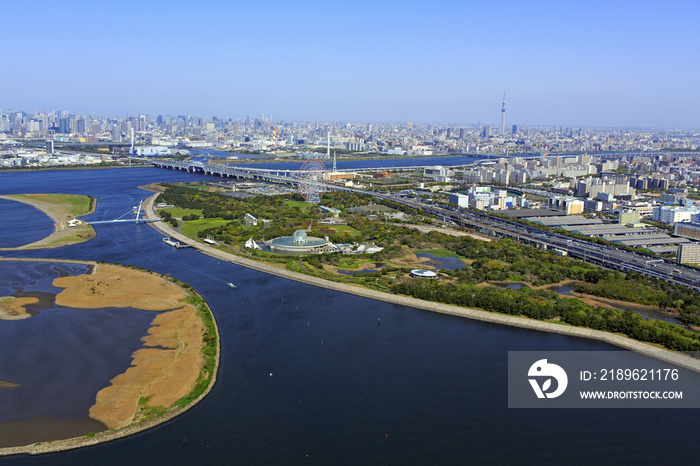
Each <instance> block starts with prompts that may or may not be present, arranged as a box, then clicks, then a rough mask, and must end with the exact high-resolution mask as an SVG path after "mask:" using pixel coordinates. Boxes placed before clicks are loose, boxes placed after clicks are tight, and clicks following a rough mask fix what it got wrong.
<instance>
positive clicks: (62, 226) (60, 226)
mask: <svg viewBox="0 0 700 466" xmlns="http://www.w3.org/2000/svg"><path fill="white" fill-rule="evenodd" d="M14 196H15V195H13V194H8V195H0V199H6V200H8V201H14V202H21V203H22V204H26V205H29V206H32V207H34V208H35V209H37V210H39V211H41V212H43V213H44V215H46V216H47V217H49V218H50V219H51V220H53V227H54V231H53V233H51V234H49V235H47V236H45V237H44V238H42V239H40V240H39V241H34V242H33V243H29V244H23V245H22V246H18V247H15V248H0V251H21V250H25V249H56V248H60V247H62V246H70V245H72V244H79V243H84V242H87V241H90V240H92V239H94V238H96V237H97V232H95V229H94V228H93V227H92V225H90V224H89V223H86V222H84V221H83V225H82V226H81V227H80V228H82V230H83V231H85V232H86V237H85V238H75V239H74V240H73V241H67V242H65V243H64V244H51V243H52V242H53V241H56V240H59V239H61V238H62V237H63V236H64V235H63V233H62V232H65V231H68V227H66V221H65V220H64V219H63V218H62V217H61V216H60V215H62V214H64V213H65V212H61V211H60V209H59V211H56V210H55V209H51V208H50V206H48V205H46V203H45V202H43V201H41V200H33V199H26V198H25V199H17V198H16V197H14ZM85 197H88V198H90V199H92V201H91V205H92V207H91V208H90V210H89V211H88V212H85V213H84V214H81V215H79V216H78V217H84V216H85V215H90V214H91V213H93V212H95V210H96V209H97V199H95V198H94V197H92V196H85ZM68 217H72V218H75V219H77V218H78V217H73V216H68ZM74 233H76V232H75V231H70V232H69V233H68V235H69V236H70V235H73V234H74Z"/></svg>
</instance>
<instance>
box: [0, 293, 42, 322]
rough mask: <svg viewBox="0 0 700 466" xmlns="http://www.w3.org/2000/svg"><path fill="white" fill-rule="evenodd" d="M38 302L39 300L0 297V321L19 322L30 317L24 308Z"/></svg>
mask: <svg viewBox="0 0 700 466" xmlns="http://www.w3.org/2000/svg"><path fill="white" fill-rule="evenodd" d="M38 302H39V298H30V297H26V298H15V297H13V296H3V297H0V320H21V319H26V318H28V317H31V314H29V313H28V312H27V310H26V309H25V308H24V306H27V305H30V304H36V303H38Z"/></svg>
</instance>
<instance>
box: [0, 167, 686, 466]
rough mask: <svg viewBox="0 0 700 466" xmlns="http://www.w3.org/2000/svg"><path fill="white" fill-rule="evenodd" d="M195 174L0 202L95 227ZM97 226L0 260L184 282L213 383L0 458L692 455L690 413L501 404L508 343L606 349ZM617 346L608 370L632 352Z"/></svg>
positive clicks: (86, 173)
mask: <svg viewBox="0 0 700 466" xmlns="http://www.w3.org/2000/svg"><path fill="white" fill-rule="evenodd" d="M204 178H205V176H203V175H197V174H188V173H183V172H176V171H169V170H161V169H156V168H131V169H113V170H67V171H41V172H15V173H0V194H9V193H25V192H56V193H72V194H87V195H92V196H95V197H96V198H97V201H98V202H97V210H96V212H95V213H93V214H91V215H90V216H88V217H87V218H88V219H93V220H97V219H99V220H104V219H112V218H116V217H119V216H121V215H122V214H124V213H126V212H128V211H129V210H130V209H131V208H132V206H134V205H137V204H138V202H139V200H140V199H142V198H145V197H147V196H148V195H149V193H147V192H145V191H142V190H139V189H138V186H140V185H144V184H147V183H150V182H163V181H185V180H190V181H191V180H196V179H204ZM0 208H2V209H3V222H2V227H3V229H4V230H6V231H5V232H4V233H3V235H2V236H0V243H2V242H6V243H9V242H11V241H14V239H16V237H17V235H21V234H22V231H23V229H24V228H27V229H34V230H36V229H42V228H46V230H47V231H46V233H47V234H48V233H49V232H50V228H49V227H47V226H46V224H45V219H42V218H41V217H40V216H39V217H37V216H35V215H31V216H30V215H29V213H30V212H31V211H32V208H31V207H29V206H24V205H22V206H21V207H20V206H14V207H12V210H11V212H12V215H13V216H16V218H7V216H6V215H5V212H6V211H5V208H6V206H5V204H4V203H3V204H0ZM25 213H26V214H27V215H24V214H25ZM41 222H44V223H41ZM40 223H41V225H40ZM96 231H97V234H98V236H97V238H96V239H94V240H92V241H89V242H87V243H82V244H78V245H74V246H69V247H65V248H61V249H54V250H44V251H12V252H7V251H5V252H2V253H1V254H2V255H3V256H4V257H41V258H64V259H84V260H96V261H99V260H104V261H106V262H119V263H122V264H132V265H134V266H142V267H144V268H150V269H153V270H154V271H156V272H160V273H166V274H170V275H172V276H174V277H176V278H178V279H179V280H181V281H183V282H187V283H190V284H191V285H192V286H193V287H194V288H195V289H197V290H198V291H199V292H200V293H201V294H202V295H203V296H204V298H205V299H206V300H207V301H208V303H209V304H210V306H211V308H212V310H213V312H214V315H215V317H216V320H217V322H218V324H219V328H220V332H221V345H222V353H221V366H220V370H219V375H218V381H217V383H216V385H215V386H214V388H213V390H212V392H211V393H210V394H209V395H208V396H207V397H206V398H205V399H204V400H203V401H202V402H201V403H199V404H198V405H197V406H195V407H194V408H193V409H191V410H190V411H188V412H186V413H185V414H183V415H182V416H179V417H177V418H176V419H174V420H172V421H169V422H167V423H165V424H162V425H160V426H158V427H156V428H154V429H152V430H149V431H146V432H143V433H141V434H138V435H135V436H133V437H129V438H125V439H121V440H116V441H113V442H110V443H106V444H102V445H98V446H95V447H89V448H84V449H78V450H73V451H67V452H62V453H56V454H51V455H43V456H38V457H26V456H17V457H5V458H0V464H12V465H16V464H47V465H49V464H50V465H56V464H66V465H67V464H71V465H72V464H77V463H97V462H99V463H100V464H103V465H111V464H114V465H117V464H119V465H121V464H134V465H136V464H166V463H168V464H224V463H226V464H324V465H325V464H427V463H430V464H465V463H487V464H499V463H532V462H547V463H593V462H595V463H635V464H652V463H653V464H658V463H671V462H674V463H676V462H677V463H681V462H683V463H692V462H694V461H695V459H696V457H697V453H696V451H697V445H696V438H695V432H696V431H697V430H698V428H700V419H698V417H697V416H696V415H695V414H696V411H694V410H689V409H655V410H652V409H645V410H641V409H622V410H616V409H600V410H593V409H588V410H586V409H579V410H558V409H549V410H545V409H542V410H538V409H520V410H518V409H508V407H507V405H508V401H507V357H508V351H509V350H511V351H514V350H570V351H601V350H614V349H615V348H614V347H611V346H609V345H607V344H604V343H601V342H596V341H589V340H582V339H577V338H571V337H566V336H563V335H557V334H547V333H540V332H536V331H529V330H525V329H518V328H509V327H502V326H498V325H494V324H488V323H482V322H476V321H471V320H466V319H461V318H458V317H453V316H447V315H441V314H433V313H429V312H424V311H419V310H416V309H413V308H409V307H404V306H398V305H393V304H387V303H383V302H378V301H373V300H369V299H365V298H360V297H356V296H351V295H346V294H343V293H340V292H336V291H331V290H327V289H319V288H315V287H312V286H309V285H304V284H300V283H297V282H292V281H289V280H286V279H283V278H279V277H274V276H269V275H266V274H263V273H260V272H256V271H253V270H249V269H245V268H242V267H239V266H235V265H232V264H229V263H221V262H219V261H217V260H216V259H213V258H210V257H207V256H204V255H202V254H199V253H196V252H194V251H192V250H187V249H185V250H175V249H173V248H169V247H166V246H164V245H163V243H162V241H161V237H160V236H159V235H158V234H156V233H155V232H154V231H153V230H152V229H151V228H150V227H149V226H147V225H134V224H123V225H97V226H96ZM13 238H14V239H13ZM7 245H8V244H0V247H1V246H7ZM0 267H7V265H3V264H2V263H0ZM227 282H235V283H236V284H237V285H238V288H236V289H231V288H229V287H228V286H226V283H227ZM378 319H381V323H379V322H378ZM30 321H31V319H29V320H28V321H26V322H27V323H29V322H30ZM5 325H8V323H7V322H5V321H0V326H5ZM28 344H34V345H37V346H40V345H42V344H43V343H42V342H41V341H40V340H37V341H35V342H31V343H28ZM35 349H36V348H35ZM619 353H620V360H619V361H611V364H613V365H615V364H618V365H619V364H623V363H624V362H625V361H627V360H629V358H634V357H637V356H635V355H629V354H628V353H626V352H621V351H620V352H619ZM27 370H33V369H32V368H27ZM0 379H2V374H0ZM76 383H78V381H76ZM9 392H11V390H10V391H5V392H4V393H9ZM2 406H3V391H0V408H1V407H2ZM185 439H186V441H185Z"/></svg>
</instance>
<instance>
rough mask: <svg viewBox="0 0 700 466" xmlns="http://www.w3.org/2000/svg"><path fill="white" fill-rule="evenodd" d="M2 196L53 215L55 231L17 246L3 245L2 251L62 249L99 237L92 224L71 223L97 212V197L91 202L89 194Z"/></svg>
mask: <svg viewBox="0 0 700 466" xmlns="http://www.w3.org/2000/svg"><path fill="white" fill-rule="evenodd" d="M0 198H3V199H9V200H12V201H17V202H22V203H24V204H29V205H31V206H32V207H35V208H37V209H39V210H41V211H42V212H44V213H45V214H46V215H48V216H49V217H51V219H52V220H53V222H54V232H53V233H51V234H50V235H49V236H47V237H46V238H44V239H41V240H39V241H36V242H34V243H31V244H25V245H24V246H20V247H17V248H0V251H12V250H17V249H43V248H58V247H61V246H68V245H70V244H76V243H82V242H84V241H89V240H91V239H93V238H95V237H96V236H97V233H95V230H94V229H93V228H92V226H90V225H89V224H88V223H85V222H80V223H77V224H76V225H75V226H69V222H70V221H71V220H73V219H75V218H76V217H78V216H81V215H87V214H89V213H92V212H93V211H94V206H95V202H94V200H93V201H90V198H89V197H88V196H78V195H73V194H11V195H5V196H0ZM82 198H84V199H82Z"/></svg>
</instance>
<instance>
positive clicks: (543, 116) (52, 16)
mask: <svg viewBox="0 0 700 466" xmlns="http://www.w3.org/2000/svg"><path fill="white" fill-rule="evenodd" d="M4 10H5V11H6V17H7V18H17V19H19V20H17V21H7V22H6V34H7V36H8V37H16V38H21V40H20V41H18V42H17V43H18V44H19V45H18V46H15V47H12V48H8V49H6V50H5V51H4V52H3V56H4V60H3V62H4V63H5V64H6V67H5V69H6V72H5V73H3V74H2V75H1V76H0V88H1V89H3V90H4V91H5V92H4V95H3V96H0V107H2V108H6V109H7V108H11V109H13V110H24V111H29V112H32V111H40V110H54V109H65V110H69V111H74V112H76V113H98V114H102V115H126V114H128V115H138V114H149V115H158V114H171V115H178V114H188V115H198V116H201V117H211V116H218V117H219V118H225V119H228V118H233V119H237V118H245V117H246V116H251V117H258V116H259V115H261V114H265V115H266V116H267V115H269V116H271V117H272V118H274V119H276V120H287V121H291V120H297V121H349V122H353V121H354V122H360V121H363V122H387V123H389V122H397V123H400V122H408V121H412V122H414V123H416V124H420V123H434V124H435V123H450V124H458V125H476V124H481V125H490V126H492V127H494V128H498V127H500V121H501V116H502V112H501V106H502V99H503V91H504V90H505V91H506V93H507V95H508V102H507V113H506V125H507V126H506V127H509V126H510V125H512V124H516V125H522V126H527V125H530V126H555V125H557V126H570V127H581V126H586V127H616V128H679V129H680V128H683V129H684V128H698V127H700V91H698V86H697V84H696V81H697V75H698V72H699V71H700V65H698V63H700V62H699V61H698V58H699V55H700V54H699V53H698V47H697V43H700V33H698V32H697V29H696V28H695V27H694V25H693V21H694V18H696V17H697V13H698V12H700V6H698V5H697V4H695V3H694V2H690V1H677V2H671V3H670V4H665V5H664V8H663V9H659V8H658V5H656V4H652V3H651V2H642V3H639V2H637V3H632V2H628V1H623V2H615V4H609V3H603V2H600V1H594V2H587V3H585V4H583V3H567V4H560V3H558V2H549V1H540V2H534V3H532V2H530V3H528V4H527V5H517V4H505V5H498V6H494V5H478V6H477V5H465V4H462V3H458V2H451V1H442V2H438V3H433V4H431V6H430V8H428V7H426V5H425V4H423V3H418V2H402V3H398V2H382V3H381V4H375V3H372V4H370V3H368V2H360V3H353V4H352V5H340V6H338V5H332V4H326V3H322V2H315V1H309V2H301V3H295V4H293V5H292V4H287V3H282V2H275V1H273V2H268V3H267V4H266V6H265V8H260V7H257V8H256V7H255V6H253V5H248V4H230V3H223V2H204V3H202V2H200V3H198V4H196V5H194V4H191V3H189V2H182V1H175V2H168V3H165V2H154V3H149V4H146V5H144V4H141V3H137V2H134V1H131V0H126V1H124V2H120V3H119V4H118V5H102V4H99V5H82V4H78V3H77V2H73V1H68V2H63V3H62V4H61V5H60V6H59V5H56V4H53V3H49V2H43V1H39V2H37V3H35V4H32V6H31V7H30V6H29V5H25V4H20V2H15V3H13V4H10V5H7V6H6V7H4Z"/></svg>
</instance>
